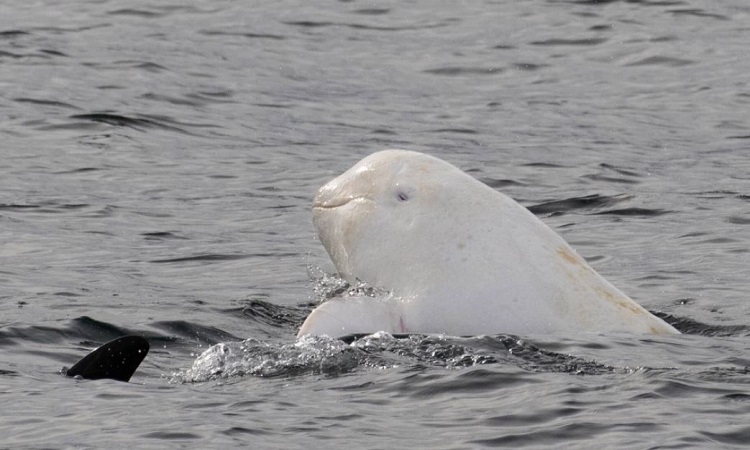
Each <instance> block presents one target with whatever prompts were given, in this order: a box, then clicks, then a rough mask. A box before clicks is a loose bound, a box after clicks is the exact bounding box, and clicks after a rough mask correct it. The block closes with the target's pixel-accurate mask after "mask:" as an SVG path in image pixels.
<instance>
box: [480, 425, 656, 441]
mask: <svg viewBox="0 0 750 450" xmlns="http://www.w3.org/2000/svg"><path fill="white" fill-rule="evenodd" d="M663 428H664V426H663V425H661V424H658V423H650V422H634V423H618V424H605V423H596V422H577V423H570V424H565V425H560V426H558V427H554V428H553V429H545V430H534V431H530V432H528V433H516V434H503V435H502V436H500V437H497V438H492V439H478V440H473V441H469V442H470V443H472V444H480V445H483V446H487V447H521V446H526V445H529V446H535V447H538V446H540V445H549V446H552V447H561V446H566V445H564V444H570V441H587V442H591V441H592V439H596V436H598V435H602V434H608V433H649V432H656V431H659V430H661V429H663Z"/></svg>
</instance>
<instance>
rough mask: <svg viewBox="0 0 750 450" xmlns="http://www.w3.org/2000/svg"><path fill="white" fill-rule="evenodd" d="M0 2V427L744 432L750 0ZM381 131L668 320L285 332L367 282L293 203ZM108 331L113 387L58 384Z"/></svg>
mask: <svg viewBox="0 0 750 450" xmlns="http://www.w3.org/2000/svg"><path fill="white" fill-rule="evenodd" d="M1 9H2V14H0V139H1V140H0V404H2V408H0V448H13V449H17V448H49V449H58V448H59V449H62V448H81V449H88V448H91V449H94V448H125V447H127V448H139V449H141V448H154V449H157V448H158V449H163V448H217V449H218V448H263V449H310V448H329V449H352V448H362V449H393V448H425V449H427V448H429V449H467V448H491V447H498V448H503V447H514V448H519V447H522V448H543V447H547V448H590V449H601V448H608V449H634V448H639V449H647V448H650V449H667V448H675V449H677V448H679V449H685V448H711V449H713V448H741V447H746V446H747V445H748V443H750V353H749V352H748V348H750V346H749V344H750V328H749V327H750V303H748V297H750V276H749V275H750V273H749V272H750V271H749V270H748V269H749V268H750V252H749V249H750V50H748V49H750V3H748V2H747V1H746V0H726V1H721V2H716V1H709V0H666V1H665V0H658V1H657V0H653V1H645V0H627V1H614V0H608V1H604V0H603V1H595V0H588V1H587V0H581V1H564V0H546V1H544V0H526V1H516V0H505V1H503V0H500V1H479V0H469V1H462V2H455V1H427V0H417V1H409V2H405V1H404V2H400V1H387V0H386V1H378V2H365V1H328V2H316V1H312V2H306V1H299V0H288V1H284V0H281V1H279V0H275V1H253V2H250V1H240V0H236V1H208V0H197V1H190V2H185V1H174V0H173V1H155V0H151V1H146V0H143V1H134V0H119V1H107V0H96V1H93V0H92V1H84V0H72V1H65V2H58V1H52V0H26V1H23V2H5V3H4V4H3V5H2V8H1ZM385 148H403V149H408V150H416V151H422V152H427V153H430V154H432V155H435V156H438V157H440V158H442V159H445V160H447V161H449V162H451V163H453V164H455V165H456V166H458V167H460V168H461V169H463V170H465V171H467V172H468V173H470V174H471V175H473V176H474V177H476V178H478V179H480V180H482V181H483V182H485V183H487V184H489V185H490V186H492V187H493V188H496V189H498V190H501V191H503V192H504V193H506V194H508V195H510V196H511V197H513V198H515V199H516V200H518V201H519V202H520V203H522V204H523V205H525V206H527V207H530V208H531V209H532V211H533V212H534V213H536V214H537V215H539V217H540V218H541V219H542V220H543V221H544V222H546V223H547V224H549V225H550V226H551V227H552V228H553V229H554V230H555V231H557V232H558V233H559V234H561V235H562V236H563V237H564V238H565V239H566V240H567V241H568V242H570V243H571V244H572V245H573V246H574V247H575V248H576V249H577V250H578V251H579V252H580V253H581V254H582V255H583V256H584V257H586V258H587V259H588V260H589V261H590V262H591V264H592V265H593V266H594V267H595V268H596V269H597V271H599V272H600V273H601V274H602V275H603V276H605V277H606V278H607V279H608V280H609V281H611V282H612V283H613V284H615V285H616V286H618V287H619V288H620V289H622V290H623V291H624V292H626V293H628V294H629V295H630V296H632V297H633V298H634V299H636V300H637V301H638V302H639V303H641V304H642V305H644V306H645V307H647V308H648V309H649V310H651V311H654V312H657V313H659V314H662V315H663V316H664V317H666V318H667V319H668V320H669V321H671V322H672V323H675V324H676V326H678V328H680V329H682V330H683V331H685V332H686V334H683V335H680V336H658V337H654V336H632V335H624V334H623V335H606V334H596V333H583V334H574V335H555V336H549V335H546V336H545V335H539V336H512V335H505V334H498V335H496V336H475V337H470V336H469V337H451V336H408V337H392V336H388V335H375V336H369V337H362V338H359V339H355V340H351V341H348V342H343V341H340V340H332V339H326V338H308V339H302V340H296V339H295V335H296V330H297V328H298V327H299V325H300V324H301V323H302V321H303V320H304V318H305V317H306V315H307V314H308V313H309V311H310V310H311V309H312V308H313V307H314V306H315V305H316V304H317V303H318V302H320V301H323V300H325V299H326V298H329V297H331V296H334V295H338V293H341V292H343V291H346V290H348V289H358V287H357V286H348V285H346V283H344V282H343V281H342V280H340V279H338V278H337V277H336V275H335V270H334V269H333V266H332V264H331V263H330V260H329V258H328V256H327V255H326V252H325V250H324V248H323V246H322V245H321V244H320V242H319V241H318V240H317V238H316V236H315V231H314V229H313V226H312V223H311V220H310V218H311V213H310V206H311V200H312V197H313V195H314V194H315V191H316V190H317V189H318V187H320V186H321V185H322V184H323V183H325V182H326V181H328V180H329V179H331V178H333V177H334V176H336V175H338V174H339V173H341V172H342V171H344V170H346V169H347V168H349V167H350V166H351V165H353V164H354V163H355V162H356V161H358V160H359V159H360V158H362V157H364V156H365V155H367V154H369V153H372V152H374V151H377V150H381V149H385ZM498 333H502V330H498ZM124 334H137V335H141V336H145V337H146V338H148V340H149V341H150V343H151V352H150V353H149V355H148V357H147V358H146V360H145V361H144V362H143V364H142V365H141V367H140V369H139V370H138V371H137V372H136V374H135V376H134V377H133V378H132V379H131V382H130V383H121V382H117V381H111V380H100V381H83V380H76V379H71V378H66V377H63V376H61V375H60V374H59V372H60V370H61V369H62V367H63V366H68V367H70V366H71V365H72V364H73V363H75V361H77V360H78V359H79V358H81V357H83V356H84V355H85V354H86V353H88V352H89V351H91V350H92V349H93V348H95V347H97V346H98V345H100V344H102V343H103V342H106V341H108V340H110V339H113V338H116V337H118V336H122V335H124ZM204 351H206V352H207V353H205V354H203V352H204ZM202 354H203V355H202ZM201 355H202V356H201ZM199 356H200V358H199ZM194 363H195V364H194Z"/></svg>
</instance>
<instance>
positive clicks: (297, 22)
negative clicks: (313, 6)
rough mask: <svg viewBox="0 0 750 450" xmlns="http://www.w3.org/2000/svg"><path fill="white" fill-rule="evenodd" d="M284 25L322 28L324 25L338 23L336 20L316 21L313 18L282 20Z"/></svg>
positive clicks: (329, 25) (328, 25)
mask: <svg viewBox="0 0 750 450" xmlns="http://www.w3.org/2000/svg"><path fill="white" fill-rule="evenodd" d="M282 23H283V24H284V25H291V26H294V27H301V28H322V27H331V26H335V25H338V24H337V23H334V22H316V21H313V20H295V21H289V22H282Z"/></svg>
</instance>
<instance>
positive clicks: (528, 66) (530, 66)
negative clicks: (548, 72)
mask: <svg viewBox="0 0 750 450" xmlns="http://www.w3.org/2000/svg"><path fill="white" fill-rule="evenodd" d="M512 67H513V68H514V69H516V70H525V71H529V72H533V71H535V70H539V69H543V68H545V67H549V64H535V63H514V64H513V66H512Z"/></svg>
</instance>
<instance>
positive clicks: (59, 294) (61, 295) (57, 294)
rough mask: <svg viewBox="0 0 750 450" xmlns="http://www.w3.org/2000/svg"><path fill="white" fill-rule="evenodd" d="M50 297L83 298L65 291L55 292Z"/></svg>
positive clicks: (80, 295)
mask: <svg viewBox="0 0 750 450" xmlns="http://www.w3.org/2000/svg"><path fill="white" fill-rule="evenodd" d="M52 295H55V296H58V297H83V294H78V293H75V292H67V291H60V292H55V293H53V294H52Z"/></svg>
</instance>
